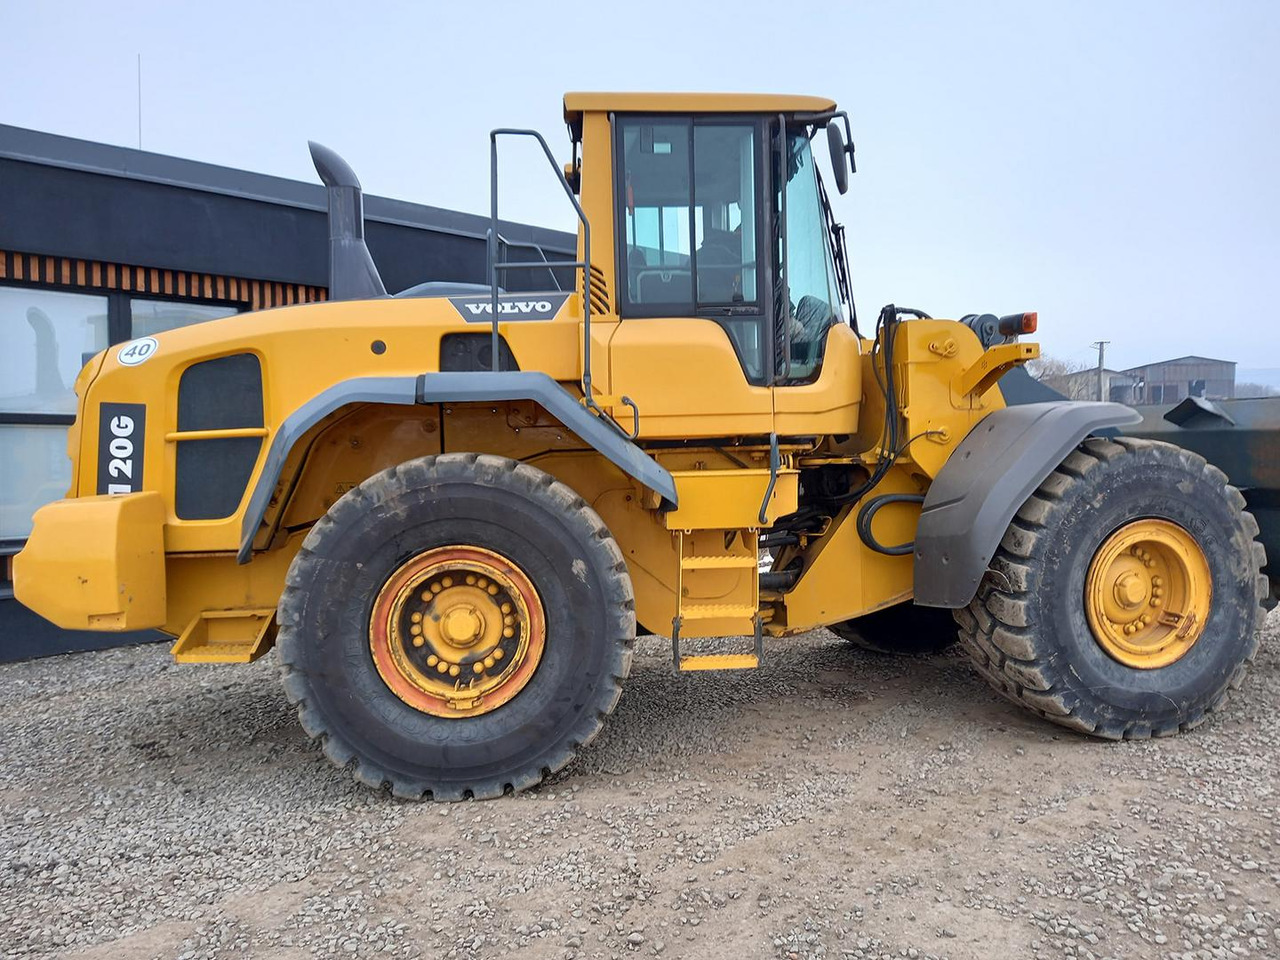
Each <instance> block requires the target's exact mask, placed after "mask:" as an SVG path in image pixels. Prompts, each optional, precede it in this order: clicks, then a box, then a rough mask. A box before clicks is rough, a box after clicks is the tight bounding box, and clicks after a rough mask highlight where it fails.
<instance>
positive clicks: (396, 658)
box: [369, 546, 546, 717]
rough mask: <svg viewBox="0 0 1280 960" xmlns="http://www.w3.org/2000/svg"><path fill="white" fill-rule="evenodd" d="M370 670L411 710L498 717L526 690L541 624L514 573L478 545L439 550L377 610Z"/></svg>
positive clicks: (391, 585) (400, 580) (387, 591)
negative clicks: (373, 667) (492, 713)
mask: <svg viewBox="0 0 1280 960" xmlns="http://www.w3.org/2000/svg"><path fill="white" fill-rule="evenodd" d="M369 643H370V647H371V650H372V652H373V662H374V664H375V665H376V666H377V668H378V673H379V674H380V675H381V677H382V679H383V681H384V682H385V683H386V684H387V686H388V687H390V688H391V690H392V692H394V693H395V695H396V696H398V697H399V698H400V699H401V700H403V701H404V702H405V703H407V704H409V706H411V707H414V708H416V709H418V710H421V711H422V712H424V713H429V714H431V715H433V716H437V717H475V716H479V715H481V714H484V713H488V712H489V711H491V710H496V709H497V708H498V707H500V706H502V704H504V703H506V702H507V701H508V700H510V699H511V698H512V697H514V696H515V695H516V694H517V693H519V692H520V691H521V690H522V689H524V686H525V684H527V683H528V682H529V678H530V677H532V676H533V672H534V671H535V670H536V669H537V666H538V661H539V660H540V659H541V658H542V650H543V647H544V646H545V643H546V618H545V616H544V615H543V610H542V601H541V600H539V598H538V594H537V591H535V590H534V588H533V584H532V583H531V582H530V581H529V578H528V577H527V576H526V575H525V573H524V571H522V570H521V569H520V568H519V567H517V566H516V565H515V564H513V563H512V562H511V561H509V560H507V559H506V558H505V557H503V556H502V555H500V554H497V553H494V552H492V551H490V550H485V549H483V548H481V547H465V546H453V547H437V548H436V549H434V550H428V551H427V552H426V553H422V554H419V555H418V556H416V557H414V558H413V559H412V560H410V561H408V562H407V563H405V564H404V565H403V566H401V567H400V569H398V570H396V572H395V573H393V574H392V575H391V577H390V579H388V580H387V582H386V585H385V586H384V587H383V588H382V590H381V591H380V592H379V594H378V598H377V600H376V601H375V602H374V605H373V615H372V617H371V619H370V623H369Z"/></svg>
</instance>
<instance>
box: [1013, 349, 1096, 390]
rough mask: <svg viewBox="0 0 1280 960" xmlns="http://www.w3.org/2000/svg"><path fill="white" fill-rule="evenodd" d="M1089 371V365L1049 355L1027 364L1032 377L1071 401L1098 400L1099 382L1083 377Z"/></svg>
mask: <svg viewBox="0 0 1280 960" xmlns="http://www.w3.org/2000/svg"><path fill="white" fill-rule="evenodd" d="M1088 369H1090V367H1089V365H1088V364H1084V363H1080V362H1078V361H1076V360H1064V359H1062V358H1061V357H1052V356H1048V355H1045V356H1041V357H1039V358H1038V359H1035V360H1031V361H1029V362H1028V363H1027V372H1028V373H1029V374H1031V376H1033V377H1034V378H1035V379H1037V380H1039V381H1040V382H1041V383H1043V384H1044V385H1045V386H1046V387H1050V388H1052V389H1054V390H1057V391H1058V392H1059V393H1060V394H1062V395H1063V396H1064V397H1067V398H1068V399H1070V400H1093V399H1095V398H1096V396H1097V393H1098V381H1097V380H1096V379H1095V378H1092V377H1087V376H1081V374H1082V373H1084V371H1086V370H1088Z"/></svg>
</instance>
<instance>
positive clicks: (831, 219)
mask: <svg viewBox="0 0 1280 960" xmlns="http://www.w3.org/2000/svg"><path fill="white" fill-rule="evenodd" d="M813 173H814V177H815V178H816V179H817V181H818V200H819V202H820V203H821V205H822V217H823V219H824V220H825V221H826V222H827V233H828V234H829V235H830V237H831V253H832V258H831V259H832V262H833V263H834V265H835V268H836V287H837V288H838V289H839V292H840V299H841V300H843V301H844V302H845V304H846V305H847V306H848V307H849V325H850V326H852V327H853V332H854V333H856V334H858V336H862V333H861V332H860V331H859V330H858V308H857V307H856V306H854V303H853V291H852V289H851V288H850V286H849V254H848V251H847V249H846V248H845V243H844V226H843V225H841V224H839V223H836V218H835V214H833V213H832V212H831V201H830V200H828V199H827V188H826V187H825V186H824V185H823V183H822V175H821V174H820V173H818V171H817V170H816V169H815V170H814V171H813Z"/></svg>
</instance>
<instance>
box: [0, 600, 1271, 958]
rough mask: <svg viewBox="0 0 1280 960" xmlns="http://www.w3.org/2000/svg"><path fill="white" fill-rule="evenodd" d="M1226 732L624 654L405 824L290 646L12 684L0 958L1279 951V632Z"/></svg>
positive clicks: (866, 662)
mask: <svg viewBox="0 0 1280 960" xmlns="http://www.w3.org/2000/svg"><path fill="white" fill-rule="evenodd" d="M1267 633H1268V636H1267V637H1266V638H1264V642H1263V645H1262V651H1261V653H1260V655H1259V660H1258V663H1257V665H1256V667H1255V669H1254V671H1253V674H1252V675H1251V677H1250V678H1249V681H1248V682H1247V684H1246V686H1245V689H1244V690H1243V691H1242V692H1241V693H1240V694H1239V695H1238V696H1237V697H1236V698H1235V699H1234V700H1233V702H1232V703H1231V704H1230V705H1229V706H1228V708H1227V710H1226V712H1225V713H1224V714H1222V715H1220V716H1218V717H1216V718H1214V719H1212V720H1210V721H1209V723H1207V724H1206V725H1205V726H1204V727H1202V728H1201V729H1199V730H1198V731H1196V732H1194V733H1191V734H1187V735H1183V736H1179V737H1174V738H1171V739H1166V740H1158V741H1148V742H1134V743H1120V744H1111V743H1101V742H1097V741H1090V740H1085V739H1082V738H1080V737H1078V736H1076V735H1074V734H1071V733H1069V732H1067V731H1063V730H1060V729H1058V728H1056V727H1052V726H1049V725H1047V724H1045V723H1042V722H1040V721H1038V720H1036V719H1035V718H1034V717H1032V716H1030V715H1026V714H1023V713H1022V712H1020V711H1018V710H1017V709H1016V708H1014V707H1012V706H1009V705H1006V704H1005V703H1003V702H1002V701H1000V700H998V699H997V698H996V697H995V696H994V695H993V694H991V693H990V692H989V691H988V690H987V688H986V687H985V685H984V684H983V683H982V682H981V681H980V680H979V679H978V678H977V677H976V676H975V675H974V674H973V673H972V671H971V670H970V669H969V667H968V665H967V663H966V662H965V661H964V660H963V659H962V657H960V656H959V655H948V656H944V657H940V658H937V659H934V660H894V659H886V658H880V657H875V656H873V655H870V654H865V653H861V652H859V651H857V650H854V649H852V648H849V647H847V646H846V645H845V644H844V643H842V642H841V641H839V640H837V639H835V638H834V637H833V636H832V635H831V634H829V633H826V632H825V631H817V632H814V633H812V634H808V635H806V636H803V637H800V638H797V639H795V640H791V641H786V642H783V643H781V644H778V645H777V646H776V648H775V649H773V650H772V651H771V652H770V654H769V657H768V659H767V661H766V664H765V666H764V667H763V668H762V669H761V670H759V671H756V672H754V673H742V674H730V675H705V674H704V675H700V676H673V675H672V674H671V673H670V671H669V667H668V666H667V663H668V661H667V656H668V654H667V649H668V648H667V647H666V646H664V644H663V643H662V642H661V641H658V640H655V639H652V638H650V639H645V640H642V641H641V642H640V645H639V655H638V656H637V659H636V665H635V668H634V670H633V672H632V676H631V679H630V681H629V682H628V684H627V687H626V692H625V693H624V695H623V698H622V701H621V703H620V704H619V707H618V712H617V713H616V714H615V715H614V717H613V718H612V719H611V721H610V722H609V723H608V724H606V727H605V731H604V733H603V734H602V735H601V736H600V738H599V739H598V740H597V741H596V742H595V743H594V744H593V745H592V746H591V747H590V748H589V749H588V750H587V752H586V753H585V754H584V755H583V756H582V757H580V758H579V759H578V760H577V761H576V762H575V763H574V764H572V765H571V766H570V767H569V769H567V770H565V771H564V772H562V773H561V774H560V775H558V776H557V777H556V778H555V779H554V780H553V781H551V782H549V783H547V784H546V785H544V786H543V787H541V788H540V789H537V790H535V791H532V792H529V793H526V794H522V795H519V796H515V797H508V798H505V799H502V800H498V801H492V802H488V803H475V802H467V803H461V804H454V805H418V804H408V803H402V802H398V801H394V800H392V799H390V798H387V797H383V796H378V795H376V794H373V793H371V792H369V791H367V790H366V789H364V788H362V787H358V786H356V785H355V784H353V783H351V782H349V781H348V780H347V779H345V778H344V777H342V776H341V775H339V774H338V773H337V772H336V771H334V770H333V769H332V768H331V767H330V766H329V764H328V763H327V762H326V761H324V759H323V758H322V757H320V755H319V754H318V752H317V751H316V750H315V749H313V748H312V747H311V746H309V745H308V744H307V742H306V741H305V739H304V738H303V736H302V733H301V731H300V730H299V728H298V726H297V723H296V720H295V718H294V716H293V714H292V712H291V711H290V710H289V709H288V708H287V706H286V704H285V698H284V694H283V692H282V691H281V689H280V687H279V684H278V682H277V676H276V664H275V661H274V656H269V657H267V658H265V659H264V660H263V661H261V662H259V663H257V664H254V665H252V666H249V667H179V666H175V665H173V664H172V663H171V662H170V661H169V657H168V654H167V652H166V651H165V650H164V649H163V648H162V647H156V646H151V647H141V648H133V649H125V650H115V651H108V652H104V653H94V654H80V655H74V656H69V657H59V658H53V659H49V660H43V661H37V662H32V663H25V664H13V665H8V666H2V667H0V690H2V691H3V697H2V700H3V702H2V703H0V954H2V955H3V956H5V957H18V956H63V957H78V958H117V957H128V958H135V957H136V958H144V957H151V956H155V957H184V958H186V957H190V958H194V957H228V958H229V957H247V956H252V957H269V958H282V960H283V958H305V957H313V956H319V957H334V956H337V957H344V956H355V957H362V956H373V955H378V956H395V957H418V956H423V957H490V956H503V955H508V954H510V955H518V956H520V957H521V958H522V960H540V958H561V957H583V958H586V957H609V958H613V957H618V958H623V957H630V956H638V957H653V956H657V955H661V956H663V957H697V958H712V960H715V958H732V960H743V958H752V957H778V958H798V957H832V958H843V957H862V958H871V957H909V958H910V957H914V958H925V957H946V958H951V960H964V958H972V960H988V958H1006V957H1007V958H1032V957H1064V956H1065V957H1080V958H1090V957H1097V958H1102V957H1115V958H1139V957H1175V958H1216V957H1235V956H1249V957H1258V958H1269V957H1276V956H1280V826H1278V824H1277V785H1278V784H1280V752H1277V751H1278V748H1280V643H1278V642H1277V641H1280V636H1278V634H1280V614H1273V616H1272V617H1271V619H1270V620H1269V621H1268V624H1267Z"/></svg>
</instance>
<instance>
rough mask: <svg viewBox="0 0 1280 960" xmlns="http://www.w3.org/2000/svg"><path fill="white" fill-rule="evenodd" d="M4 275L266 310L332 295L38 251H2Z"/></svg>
mask: <svg viewBox="0 0 1280 960" xmlns="http://www.w3.org/2000/svg"><path fill="white" fill-rule="evenodd" d="M6 280H16V281H23V282H27V283H40V284H49V285H51V286H58V287H62V288H65V289H71V290H75V289H83V290H85V291H86V292H88V291H104V290H107V291H110V290H123V291H127V292H129V293H137V294H141V295H144V296H153V297H164V298H166V299H172V300H215V301H218V302H221V303H228V304H236V305H239V306H241V307H242V308H244V309H248V310H266V309H269V308H271V307H283V306H286V305H288V304H294V303H314V302H316V301H319V300H325V299H328V290H327V289H326V288H325V287H314V286H307V285H304V284H299V283H275V282H272V281H269V280H254V279H249V278H244V277H224V276H214V275H211V274H207V273H187V272H185V271H181V270H157V269H156V268H154V267H141V266H136V265H132V264H121V263H104V262H102V261H98V260H72V259H69V258H67V257H47V256H37V255H36V254H32V253H17V252H14V251H12V250H0V282H4V281H6Z"/></svg>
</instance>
